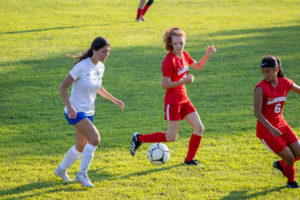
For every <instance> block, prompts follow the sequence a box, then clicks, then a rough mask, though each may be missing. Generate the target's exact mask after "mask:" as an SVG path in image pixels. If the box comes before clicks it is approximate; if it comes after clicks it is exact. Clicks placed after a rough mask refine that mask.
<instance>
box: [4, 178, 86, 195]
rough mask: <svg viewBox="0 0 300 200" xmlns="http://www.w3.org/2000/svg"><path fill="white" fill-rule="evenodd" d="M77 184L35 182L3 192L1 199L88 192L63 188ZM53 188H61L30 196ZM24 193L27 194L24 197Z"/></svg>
mask: <svg viewBox="0 0 300 200" xmlns="http://www.w3.org/2000/svg"><path fill="white" fill-rule="evenodd" d="M73 184H77V183H75V182H62V181H44V182H34V183H29V184H25V185H22V186H18V187H15V188H11V189H7V190H2V191H1V192H0V197H5V196H9V195H18V197H17V198H16V197H10V198H7V199H25V198H34V197H38V196H43V195H44V194H45V193H56V192H60V191H65V192H74V191H79V190H86V189H85V188H81V189H78V188H76V189H74V188H70V187H67V188H63V186H68V185H73ZM51 187H59V188H58V189H51V190H48V191H46V192H45V191H43V192H41V193H34V194H28V192H30V191H32V190H37V189H46V188H51ZM23 193H25V194H24V195H23Z"/></svg>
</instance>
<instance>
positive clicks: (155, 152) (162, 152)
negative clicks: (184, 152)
mask: <svg viewBox="0 0 300 200" xmlns="http://www.w3.org/2000/svg"><path fill="white" fill-rule="evenodd" d="M147 157H148V160H149V161H150V162H151V163H152V164H153V165H162V164H165V163H166V162H167V161H168V160H169V158H170V152H169V149H168V147H167V146H166V145H164V144H162V143H154V144H152V145H151V146H150V147H149V149H148V151H147Z"/></svg>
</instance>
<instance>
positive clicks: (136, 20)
mask: <svg viewBox="0 0 300 200" xmlns="http://www.w3.org/2000/svg"><path fill="white" fill-rule="evenodd" d="M134 21H135V22H141V21H142V20H141V19H135V20H134Z"/></svg>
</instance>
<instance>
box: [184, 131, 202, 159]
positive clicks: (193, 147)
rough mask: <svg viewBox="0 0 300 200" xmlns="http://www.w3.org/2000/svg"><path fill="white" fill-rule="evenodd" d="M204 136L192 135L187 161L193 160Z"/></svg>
mask: <svg viewBox="0 0 300 200" xmlns="http://www.w3.org/2000/svg"><path fill="white" fill-rule="evenodd" d="M201 138H202V136H198V135H195V134H192V137H191V139H190V143H189V151H188V154H187V156H186V159H185V160H186V161H191V160H193V159H194V157H195V155H196V153H197V150H198V148H199V146H200V141H201Z"/></svg>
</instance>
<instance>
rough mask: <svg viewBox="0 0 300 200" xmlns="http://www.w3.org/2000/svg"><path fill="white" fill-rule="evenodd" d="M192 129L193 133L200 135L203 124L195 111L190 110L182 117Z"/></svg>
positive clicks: (202, 130)
mask: <svg viewBox="0 0 300 200" xmlns="http://www.w3.org/2000/svg"><path fill="white" fill-rule="evenodd" d="M184 119H185V120H186V121H187V122H188V123H189V124H190V125H191V126H192V127H193V129H194V134H195V135H198V136H201V135H202V134H203V132H204V126H203V124H202V122H201V119H200V117H199V115H198V113H197V112H192V113H190V114H188V115H187V116H185V118H184Z"/></svg>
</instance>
